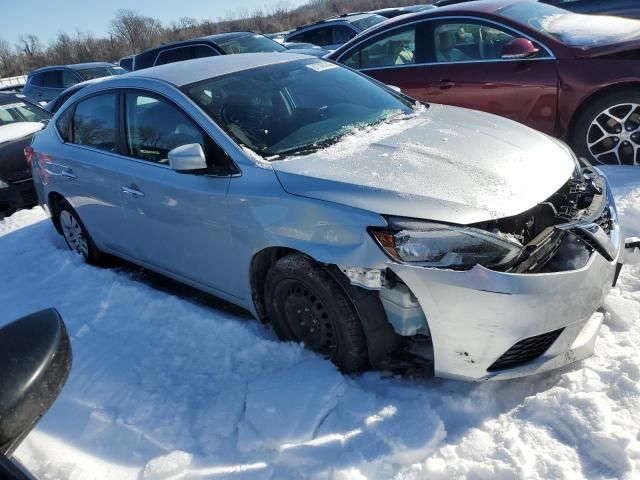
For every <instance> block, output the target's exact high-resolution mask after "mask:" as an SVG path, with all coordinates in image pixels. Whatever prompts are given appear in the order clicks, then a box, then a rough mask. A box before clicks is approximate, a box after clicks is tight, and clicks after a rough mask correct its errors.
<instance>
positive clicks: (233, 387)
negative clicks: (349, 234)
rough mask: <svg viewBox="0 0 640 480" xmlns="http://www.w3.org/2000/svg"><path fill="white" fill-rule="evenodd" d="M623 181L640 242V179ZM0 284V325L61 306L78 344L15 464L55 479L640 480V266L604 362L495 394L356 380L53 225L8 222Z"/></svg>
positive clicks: (446, 384) (624, 281)
mask: <svg viewBox="0 0 640 480" xmlns="http://www.w3.org/2000/svg"><path fill="white" fill-rule="evenodd" d="M611 179H612V181H613V182H614V185H615V189H616V194H617V198H618V202H619V207H620V211H621V215H622V221H623V225H624V226H625V228H626V234H627V235H632V234H634V235H640V168H637V167H636V168H621V169H618V170H615V171H612V173H611ZM0 266H1V268H2V277H1V278H0V305H1V308H0V324H4V323H6V322H8V321H10V320H13V319H15V318H17V317H20V316H22V315H25V314H27V313H30V312H32V311H34V310H37V309H40V308H44V307H49V306H55V307H56V308H58V310H59V311H60V312H61V313H62V315H63V317H64V318H65V320H66V323H67V326H68V328H69V331H70V334H71V336H72V342H73V349H74V366H73V369H72V372H71V375H70V378H69V381H68V383H67V385H66V386H65V389H64V391H63V392H62V395H61V397H60V398H59V400H58V401H57V402H56V404H55V405H54V406H53V408H52V409H51V410H50V412H49V413H48V414H47V415H46V416H45V417H44V419H43V420H42V421H41V423H40V424H39V425H38V427H37V429H36V430H35V431H34V432H32V433H31V434H30V435H29V437H28V438H27V439H26V441H25V442H24V444H23V445H22V446H21V447H20V448H19V449H18V451H17V457H18V458H19V459H20V460H21V461H22V462H23V463H25V464H26V465H27V466H28V467H29V468H30V469H31V470H32V471H33V472H34V473H35V474H36V475H37V476H39V477H40V478H41V479H77V480H80V479H81V480H90V479H107V480H115V479H117V480H127V479H174V480H177V479H186V478H232V479H236V478H237V479H246V478H256V479H289V478H292V479H297V478H323V479H324V478H335V479H363V478H373V479H377V478H393V477H395V478H398V479H413V478H430V479H433V478H435V479H438V478H442V479H450V478H473V479H483V478H487V479H489V478H491V479H495V478H498V479H511V478H513V479H528V478H531V479H534V478H535V479H537V478H570V479H573V478H583V477H584V478H629V479H631V478H640V477H639V476H640V382H639V381H640V322H638V317H640V265H633V264H631V265H628V266H626V267H625V268H624V269H623V271H622V274H621V277H620V281H619V285H618V287H617V288H616V289H615V290H614V291H613V292H612V293H611V295H610V296H609V298H608V299H607V305H606V306H607V308H608V310H609V311H610V313H609V314H607V316H606V319H605V325H604V327H603V328H602V331H601V333H600V336H599V338H598V341H597V343H596V353H595V355H594V356H593V357H592V358H590V359H589V360H587V361H585V362H582V363H580V364H578V365H575V366H573V367H571V368H569V369H565V370H562V371H558V372H553V373H550V374H545V375H540V376H536V377H532V378H526V379H522V380H516V381H508V382H500V383H497V382H495V383H491V382H490V383H483V384H467V383H461V382H455V381H443V380H438V379H431V380H430V379H423V380H412V379H406V378H398V377H394V376H390V375H384V374H381V373H368V374H364V375H359V376H353V377H350V376H344V375H342V374H340V373H339V372H337V371H336V370H335V368H334V367H333V366H332V365H331V364H330V363H329V362H327V361H324V360H322V359H320V358H318V357H317V356H315V355H313V354H312V353H309V352H307V351H305V350H304V349H303V348H301V347H300V346H299V345H292V344H283V343H280V342H278V341H277V340H276V338H275V336H274V335H273V333H272V332H270V331H269V330H268V329H267V328H265V327H263V326H261V325H259V324H257V322H255V321H253V320H251V319H249V318H247V316H246V315H239V314H237V313H233V311H232V310H231V311H230V309H228V308H222V307H220V308H216V307H215V305H216V303H215V302H210V303H208V302H202V301H193V300H192V299H190V298H187V299H185V298H183V297H182V296H176V295H174V294H172V293H168V292H167V291H166V290H164V289H158V288H154V287H153V286H150V285H149V282H147V281H141V279H142V280H144V276H142V277H141V276H140V275H139V274H138V273H136V270H135V269H131V268H124V267H122V266H116V267H115V268H110V269H99V268H93V267H90V266H87V265H84V264H83V263H81V261H80V260H79V259H78V258H76V257H75V256H74V255H72V254H71V253H70V252H69V251H67V250H66V248H65V246H64V244H63V242H62V240H61V239H60V237H58V235H57V234H56V233H55V232H54V230H53V227H52V226H51V224H50V222H49V221H48V220H47V219H46V218H45V216H44V213H43V212H42V211H41V210H40V209H38V208H35V209H33V210H29V211H22V212H19V213H16V214H14V215H13V216H11V217H9V218H7V219H5V220H3V221H0ZM211 305H214V306H211Z"/></svg>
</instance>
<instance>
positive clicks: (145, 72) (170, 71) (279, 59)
mask: <svg viewBox="0 0 640 480" xmlns="http://www.w3.org/2000/svg"><path fill="white" fill-rule="evenodd" d="M303 59H314V60H318V59H317V58H315V57H312V56H309V55H302V54H298V53H289V52H287V53H243V54H242V55H218V56H215V57H204V58H197V59H194V60H186V61H184V62H175V63H167V64H165V65H160V66H158V67H150V68H145V69H142V70H137V71H134V72H130V73H126V74H124V75H119V76H118V77H119V78H122V79H125V78H133V77H137V78H154V79H157V80H162V81H165V82H168V83H171V84H173V85H175V86H177V87H182V86H184V85H189V84H191V83H196V82H200V81H202V80H206V79H208V78H214V77H221V76H223V75H227V74H229V73H236V72H241V71H243V70H249V69H252V68H258V67H265V66H267V65H275V64H279V63H285V62H291V61H295V60H303ZM187 63H188V65H187ZM186 67H188V68H186ZM118 77H112V78H118Z"/></svg>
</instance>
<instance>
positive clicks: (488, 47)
mask: <svg viewBox="0 0 640 480" xmlns="http://www.w3.org/2000/svg"><path fill="white" fill-rule="evenodd" d="M430 23H431V25H430V28H429V29H427V30H426V31H425V35H426V38H427V47H426V48H427V49H428V50H429V51H430V53H429V56H430V59H429V61H428V62H427V63H429V65H428V66H425V68H424V69H422V74H423V81H424V93H423V95H424V96H422V97H421V98H420V100H425V101H429V102H434V103H443V104H448V105H456V106H460V107H467V108H473V109H476V110H482V111H485V112H489V113H494V114H496V115H501V116H503V117H507V118H510V119H512V120H516V121H518V122H521V123H524V124H526V125H529V126H530V127H533V128H535V129H537V130H540V131H542V132H545V133H548V134H553V133H554V131H555V126H556V114H557V99H558V73H557V64H556V60H555V58H554V57H553V55H551V53H550V52H549V51H548V50H547V49H545V47H544V46H542V45H540V44H537V43H535V42H534V46H535V47H536V48H538V50H539V52H538V53H537V54H536V55H533V56H531V57H528V58H522V59H518V58H503V51H504V50H505V47H506V46H507V45H509V44H510V43H511V42H513V41H514V40H515V39H516V38H519V36H518V34H516V33H514V32H511V31H508V30H506V29H504V28H503V27H501V26H495V25H492V24H488V23H486V22H483V21H481V20H478V21H475V20H470V19H468V18H465V19H455V18H454V19H446V20H439V21H433V22H430Z"/></svg>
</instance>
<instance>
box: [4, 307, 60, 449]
mask: <svg viewBox="0 0 640 480" xmlns="http://www.w3.org/2000/svg"><path fill="white" fill-rule="evenodd" d="M71 357H72V355H71V345H70V343H69V336H68V334H67V329H66V328H65V326H64V323H63V321H62V318H61V317H60V314H59V313H58V312H57V311H56V310H55V309H52V308H51V309H48V310H42V311H41V312H37V313H33V314H31V315H28V316H26V317H23V318H21V319H19V320H16V321H15V322H12V323H10V324H8V325H6V326H4V327H2V328H0V454H5V455H11V453H12V452H13V451H14V450H15V448H16V447H17V446H18V444H19V443H20V442H21V441H22V439H24V437H25V436H26V435H27V434H28V433H29V432H30V431H31V429H32V428H33V426H34V425H35V424H36V423H37V422H38V420H39V419H40V417H42V415H44V414H45V412H46V411H47V410H48V409H49V407H50V406H51V404H52V403H53V402H54V400H55V399H56V397H57V396H58V394H59V393H60V390H62V386H63V385H64V382H65V381H66V380H67V377H68V376H69V370H70V369H71Z"/></svg>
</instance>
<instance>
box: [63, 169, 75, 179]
mask: <svg viewBox="0 0 640 480" xmlns="http://www.w3.org/2000/svg"><path fill="white" fill-rule="evenodd" d="M60 175H62V176H63V177H66V178H70V179H71V180H75V179H76V178H78V176H77V175H76V174H75V173H73V170H71V169H70V168H65V169H64V170H60Z"/></svg>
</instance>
